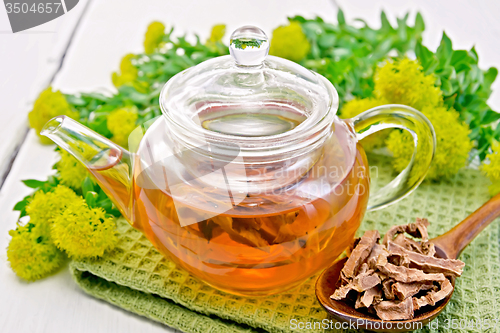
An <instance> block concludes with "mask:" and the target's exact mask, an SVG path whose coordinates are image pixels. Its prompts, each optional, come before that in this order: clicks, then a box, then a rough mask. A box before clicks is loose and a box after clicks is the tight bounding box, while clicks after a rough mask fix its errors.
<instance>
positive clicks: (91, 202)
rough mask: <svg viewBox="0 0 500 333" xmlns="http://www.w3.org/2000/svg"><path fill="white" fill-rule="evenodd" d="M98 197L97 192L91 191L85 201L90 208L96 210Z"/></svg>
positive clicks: (86, 195)
mask: <svg viewBox="0 0 500 333" xmlns="http://www.w3.org/2000/svg"><path fill="white" fill-rule="evenodd" d="M97 197H98V195H97V193H96V192H93V191H89V192H87V193H86V194H85V201H86V202H87V205H88V206H89V207H90V208H95V207H96V199H97Z"/></svg>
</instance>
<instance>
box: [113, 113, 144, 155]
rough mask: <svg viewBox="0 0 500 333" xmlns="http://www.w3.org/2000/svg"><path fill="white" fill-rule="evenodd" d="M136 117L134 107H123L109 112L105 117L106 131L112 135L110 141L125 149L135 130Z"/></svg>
mask: <svg viewBox="0 0 500 333" xmlns="http://www.w3.org/2000/svg"><path fill="white" fill-rule="evenodd" d="M137 117H138V115H137V108H136V107H135V106H132V107H123V108H119V109H116V110H114V111H113V112H111V113H110V114H109V115H108V117H107V126H108V129H109V131H110V132H111V133H112V134H113V137H112V138H111V140H113V141H114V142H116V143H117V144H118V145H120V146H122V147H125V148H127V147H128V137H129V135H130V133H131V132H132V131H133V130H134V129H135V128H136V122H137Z"/></svg>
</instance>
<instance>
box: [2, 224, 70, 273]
mask: <svg viewBox="0 0 500 333" xmlns="http://www.w3.org/2000/svg"><path fill="white" fill-rule="evenodd" d="M9 235H10V236H11V237H12V239H11V240H10V243H9V247H8V248H7V260H8V261H9V263H10V266H11V268H12V270H13V271H14V272H15V273H16V274H17V275H18V276H19V277H20V278H22V279H24V280H26V281H35V280H38V279H41V278H43V277H45V276H47V275H49V274H50V273H52V272H54V271H55V270H56V269H58V268H59V267H61V265H62V263H63V262H64V254H63V253H62V252H61V251H60V250H59V249H57V247H56V246H55V245H54V243H53V242H52V241H51V239H50V229H49V226H48V225H44V224H38V225H35V224H33V223H28V224H26V225H24V226H22V225H18V226H17V228H16V230H11V231H10V232H9Z"/></svg>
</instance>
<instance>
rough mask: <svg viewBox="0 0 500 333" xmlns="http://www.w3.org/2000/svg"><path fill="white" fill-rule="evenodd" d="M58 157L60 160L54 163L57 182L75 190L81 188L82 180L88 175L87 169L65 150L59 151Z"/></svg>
mask: <svg viewBox="0 0 500 333" xmlns="http://www.w3.org/2000/svg"><path fill="white" fill-rule="evenodd" d="M59 155H60V156H61V159H60V160H59V161H58V162H57V163H56V168H57V170H58V171H59V173H58V178H59V181H60V182H61V184H63V185H66V186H69V187H71V188H74V189H75V190H77V189H79V188H81V186H82V182H83V180H84V179H85V178H86V177H87V176H88V175H89V172H88V171H87V168H86V167H85V166H84V165H83V164H82V163H81V162H80V161H78V160H77V159H76V158H74V157H73V156H72V155H71V154H70V153H68V152H66V151H65V150H60V151H59ZM94 155H95V154H92V156H94Z"/></svg>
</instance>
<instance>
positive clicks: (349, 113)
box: [340, 98, 390, 151]
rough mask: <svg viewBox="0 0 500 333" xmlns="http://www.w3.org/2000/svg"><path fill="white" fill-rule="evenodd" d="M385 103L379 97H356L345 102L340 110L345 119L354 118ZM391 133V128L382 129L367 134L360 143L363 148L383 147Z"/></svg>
mask: <svg viewBox="0 0 500 333" xmlns="http://www.w3.org/2000/svg"><path fill="white" fill-rule="evenodd" d="M384 104H387V103H386V102H385V101H383V100H381V99H377V98H362V99H361V98H355V99H353V100H350V101H349V102H347V103H345V104H344V106H343V107H342V109H341V110H340V117H341V118H343V119H347V118H352V117H354V116H357V115H358V114H360V113H361V112H364V111H366V110H369V109H371V108H374V107H376V106H380V105H384ZM389 133H390V130H382V131H380V132H377V133H374V134H372V135H369V136H367V137H366V138H365V139H363V140H362V141H360V143H361V145H362V146H363V148H364V149H365V150H368V151H369V150H373V149H375V148H379V147H382V146H383V145H384V141H385V139H386V138H387V136H388V135H389Z"/></svg>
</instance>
